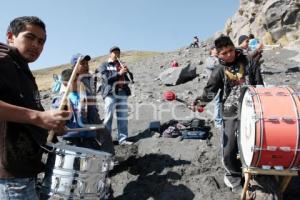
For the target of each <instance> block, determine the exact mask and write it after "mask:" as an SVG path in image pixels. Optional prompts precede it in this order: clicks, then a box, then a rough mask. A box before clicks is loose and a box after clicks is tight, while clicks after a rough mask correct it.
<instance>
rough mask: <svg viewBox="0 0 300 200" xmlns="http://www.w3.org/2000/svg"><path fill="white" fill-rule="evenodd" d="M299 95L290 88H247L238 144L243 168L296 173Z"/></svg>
mask: <svg viewBox="0 0 300 200" xmlns="http://www.w3.org/2000/svg"><path fill="white" fill-rule="evenodd" d="M299 112H300V101H299V93H296V92H295V91H294V90H293V89H292V88H289V87H270V88H255V87H252V86H249V87H247V88H246V91H245V93H244V96H243V99H242V102H241V115H240V130H239V135H238V144H239V152H240V157H241V161H242V164H243V166H244V167H252V168H262V169H276V170H283V169H295V170H299V167H300V156H299Z"/></svg>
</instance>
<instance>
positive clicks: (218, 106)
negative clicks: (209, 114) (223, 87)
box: [214, 93, 223, 126]
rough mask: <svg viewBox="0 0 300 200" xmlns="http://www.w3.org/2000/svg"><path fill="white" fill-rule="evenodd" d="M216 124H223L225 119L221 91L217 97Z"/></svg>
mask: <svg viewBox="0 0 300 200" xmlns="http://www.w3.org/2000/svg"><path fill="white" fill-rule="evenodd" d="M214 119H215V124H217V125H220V126H221V125H222V122H223V119H222V115H221V98H220V93H218V94H217V95H216V97H215V113H214Z"/></svg>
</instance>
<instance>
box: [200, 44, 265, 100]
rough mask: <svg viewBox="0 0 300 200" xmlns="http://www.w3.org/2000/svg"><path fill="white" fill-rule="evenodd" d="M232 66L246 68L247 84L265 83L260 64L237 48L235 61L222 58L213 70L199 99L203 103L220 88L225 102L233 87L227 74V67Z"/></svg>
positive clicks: (210, 98)
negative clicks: (231, 61) (225, 60)
mask: <svg viewBox="0 0 300 200" xmlns="http://www.w3.org/2000/svg"><path fill="white" fill-rule="evenodd" d="M232 66H238V67H239V68H241V67H242V68H243V69H244V73H245V78H246V80H245V81H246V84H247V85H263V79H262V76H261V72H260V66H259V65H258V64H257V62H254V61H253V60H252V59H249V58H247V57H246V56H245V55H244V54H243V53H242V52H241V51H240V50H236V59H235V61H234V62H233V63H225V62H223V61H222V60H220V64H219V66H218V67H216V68H215V69H214V70H213V72H212V74H211V76H210V78H209V80H208V82H207V84H206V86H205V88H204V90H203V93H202V95H201V96H200V97H198V98H197V99H198V100H200V101H201V102H203V103H208V102H210V101H212V100H213V99H214V97H215V96H216V94H217V93H218V91H219V90H220V98H221V101H222V102H223V103H224V102H225V101H226V98H227V97H228V96H229V95H230V93H231V89H232V86H231V82H230V80H228V78H227V76H226V75H225V69H226V68H230V67H232Z"/></svg>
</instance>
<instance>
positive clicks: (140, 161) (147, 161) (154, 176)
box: [110, 154, 195, 200]
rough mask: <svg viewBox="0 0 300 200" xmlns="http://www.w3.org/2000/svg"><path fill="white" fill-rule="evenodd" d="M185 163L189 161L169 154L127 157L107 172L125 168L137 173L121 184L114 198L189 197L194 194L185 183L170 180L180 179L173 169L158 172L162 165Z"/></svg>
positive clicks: (172, 165) (118, 171)
mask: <svg viewBox="0 0 300 200" xmlns="http://www.w3.org/2000/svg"><path fill="white" fill-rule="evenodd" d="M188 164H191V162H190V161H185V160H174V159H172V158H171V156H169V155H156V154H149V155H145V156H143V157H130V158H128V159H127V160H126V161H124V162H121V163H120V164H119V165H118V166H116V167H115V168H114V169H113V170H112V171H111V172H110V176H115V175H117V174H119V173H121V172H123V171H128V172H129V173H130V174H132V175H136V176H138V177H137V179H136V180H135V181H131V182H129V183H128V184H127V185H126V186H125V188H124V190H123V194H122V195H119V196H117V197H115V198H114V199H117V200H123V199H124V200H125V199H131V200H135V199H136V200H146V199H153V200H156V199H157V200H158V199H159V200H168V199H170V200H171V199H172V200H174V199H175V200H176V199H183V200H185V199H186V200H191V199H193V198H194V196H195V195H194V193H193V192H192V191H191V190H190V189H189V188H188V187H186V186H185V185H183V184H179V185H175V184H173V183H174V182H176V180H181V177H182V175H180V174H178V173H176V172H167V173H166V174H161V173H163V171H164V169H165V168H166V167H174V166H181V165H188Z"/></svg>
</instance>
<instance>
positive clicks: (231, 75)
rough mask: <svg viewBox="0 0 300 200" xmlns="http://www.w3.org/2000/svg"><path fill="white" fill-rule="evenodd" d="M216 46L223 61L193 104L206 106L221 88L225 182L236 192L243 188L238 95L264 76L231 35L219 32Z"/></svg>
mask: <svg viewBox="0 0 300 200" xmlns="http://www.w3.org/2000/svg"><path fill="white" fill-rule="evenodd" d="M215 47H216V49H217V54H218V58H219V62H220V65H219V66H218V67H216V68H215V69H214V70H213V71H212V74H211V76H210V78H209V80H208V82H207V85H206V86H205V88H204V91H203V93H202V95H201V96H199V97H197V98H196V99H195V102H194V104H196V105H199V106H205V105H206V104H207V103H208V102H210V101H212V100H213V99H214V97H215V96H216V94H217V93H218V91H219V90H220V93H219V95H220V98H221V102H222V103H221V107H222V117H223V127H222V129H221V134H222V159H223V165H224V168H225V171H226V173H225V176H224V183H225V184H226V185H227V186H228V187H230V188H231V189H232V191H233V192H240V190H241V188H242V187H241V163H240V161H239V160H237V153H238V148H237V138H236V134H237V130H238V128H237V127H238V114H239V113H238V112H239V99H240V95H241V92H242V86H246V85H262V84H263V80H262V77H261V74H260V69H259V66H257V65H256V62H253V60H251V59H250V60H248V58H247V57H246V56H245V55H244V54H243V53H242V51H241V50H238V49H235V47H234V45H233V43H232V41H231V39H230V38H229V37H227V36H220V37H219V38H217V39H216V40H215Z"/></svg>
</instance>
